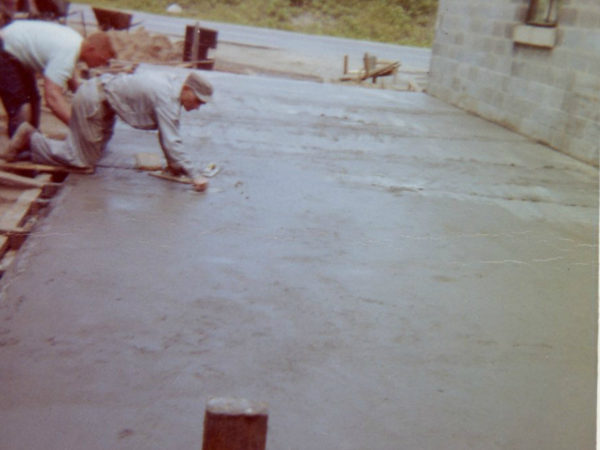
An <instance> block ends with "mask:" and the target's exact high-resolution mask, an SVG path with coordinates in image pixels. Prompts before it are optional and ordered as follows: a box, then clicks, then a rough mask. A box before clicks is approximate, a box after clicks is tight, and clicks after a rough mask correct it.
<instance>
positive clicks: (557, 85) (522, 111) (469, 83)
mask: <svg viewBox="0 0 600 450" xmlns="http://www.w3.org/2000/svg"><path fill="white" fill-rule="evenodd" d="M528 4H529V2H528V0H439V9H438V18H437V24H436V37H435V40H434V45H433V49H432V50H433V51H432V60H431V68H430V79H429V82H428V89H427V90H428V92H429V94H431V95H433V96H435V97H438V98H440V99H442V100H444V101H446V102H448V103H451V104H454V105H457V106H458V107H460V108H463V109H465V110H467V111H471V112H473V113H475V114H477V115H480V116H482V117H485V118H486V119H489V120H492V121H495V122H498V123H500V124H502V125H504V126H506V127H508V128H510V129H513V130H515V131H517V132H519V133H521V134H524V135H526V136H529V137H531V138H532V139H535V140H538V141H540V142H543V143H545V144H547V145H549V146H551V147H553V148H555V149H557V150H559V151H562V152H564V153H566V154H569V155H571V156H573V157H575V158H577V159H579V160H582V161H585V162H587V163H590V164H593V165H595V166H598V160H599V151H600V0H560V3H559V10H558V25H557V27H556V29H552V30H550V31H551V32H553V33H555V36H556V40H555V44H554V46H553V47H550V48H544V47H538V46H533V45H527V44H522V43H518V42H515V41H514V40H513V33H514V29H515V27H517V26H521V25H524V24H525V17H526V14H527V8H528ZM526 28H529V27H526ZM532 31H534V32H535V31H536V30H535V29H534V30H532ZM544 31H545V32H548V29H545V30H544Z"/></svg>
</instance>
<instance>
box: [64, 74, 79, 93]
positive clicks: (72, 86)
mask: <svg viewBox="0 0 600 450" xmlns="http://www.w3.org/2000/svg"><path fill="white" fill-rule="evenodd" d="M79 85H80V83H79V80H78V79H77V78H75V77H73V78H69V80H68V81H67V87H68V88H69V90H70V91H71V92H77V89H78V88H79Z"/></svg>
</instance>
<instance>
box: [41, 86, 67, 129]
mask: <svg viewBox="0 0 600 450" xmlns="http://www.w3.org/2000/svg"><path fill="white" fill-rule="evenodd" d="M44 98H45V100H46V103H47V104H48V107H49V108H50V110H51V111H52V112H53V113H54V115H55V116H56V117H58V118H59V119H60V120H62V121H63V122H64V123H65V124H67V125H68V124H69V120H70V119H71V105H70V104H69V102H68V101H67V99H66V98H65V96H64V94H63V89H62V87H61V86H59V85H58V84H56V83H55V82H54V81H52V80H50V79H49V78H48V77H44Z"/></svg>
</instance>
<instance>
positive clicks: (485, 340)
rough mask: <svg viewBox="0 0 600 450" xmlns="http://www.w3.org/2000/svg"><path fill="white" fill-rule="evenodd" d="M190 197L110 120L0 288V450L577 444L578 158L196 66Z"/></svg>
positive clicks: (593, 274)
mask: <svg viewBox="0 0 600 450" xmlns="http://www.w3.org/2000/svg"><path fill="white" fill-rule="evenodd" d="M206 76H207V77H208V78H210V80H211V82H212V83H213V84H214V86H215V90H216V98H215V102H214V104H212V105H210V106H207V107H205V108H202V109H201V110H200V111H197V112H192V113H187V114H186V113H184V114H183V127H184V130H185V131H184V137H185V139H186V142H188V143H189V145H190V146H191V147H192V148H195V149H197V152H196V153H195V156H194V158H196V160H197V162H198V163H199V164H204V163H208V162H215V163H217V164H218V165H220V166H221V167H222V171H221V172H220V173H219V174H218V175H216V176H215V177H214V178H212V179H211V184H210V189H209V191H208V192H207V193H204V194H198V193H195V192H193V191H192V190H191V189H190V188H189V187H188V186H185V185H182V184H175V183H169V182H166V181H162V180H158V179H156V178H153V177H150V176H148V175H147V174H146V173H143V172H138V171H136V170H135V169H134V168H133V167H134V166H133V155H135V153H136V152H149V151H150V152H153V151H155V152H157V153H159V150H158V146H157V144H156V135H155V134H153V133H152V132H140V131H135V130H131V129H129V128H127V127H126V126H124V125H119V126H118V127H117V130H116V133H115V137H114V139H113V141H111V144H110V147H109V151H108V153H107V155H106V157H105V158H104V159H103V160H102V162H101V167H100V168H99V169H98V171H97V173H96V174H94V175H89V176H82V175H71V176H69V179H68V180H67V183H66V186H65V187H64V188H63V190H62V192H61V193H60V194H59V195H58V197H56V198H55V199H54V201H53V202H54V205H53V209H52V211H51V213H50V214H49V216H48V217H47V218H46V219H45V220H44V221H43V223H42V224H41V225H40V226H39V227H38V228H37V230H36V232H35V233H34V235H33V236H31V237H30V238H29V239H28V241H27V242H26V244H25V247H24V249H23V251H22V253H21V254H20V255H19V258H18V260H17V261H16V264H15V265H14V266H13V268H12V270H11V271H10V272H9V273H8V274H7V275H6V276H5V277H4V279H3V280H2V288H3V290H2V297H1V300H0V319H1V324H0V389H1V391H2V395H1V396H0V436H1V437H0V447H1V448H7V449H28V450H34V449H44V450H54V449H56V450H59V449H60V450H64V449H71V448H85V449H165V448H169V449H192V448H199V446H200V443H201V439H202V420H203V415H204V405H205V403H206V400H207V399H208V398H209V397H211V396H239V397H245V398H249V399H252V400H257V401H265V402H267V403H268V404H269V412H270V417H269V434H268V448H269V449H271V450H279V449H297V450H313V449H314V450H317V449H318V450H322V449H351V450H362V449H381V450H396V449H404V448H406V449H434V448H435V449H439V448H444V449H456V450H463V449H465V448H477V449H486V450H487V449H490V450H491V449H506V448H543V449H546V450H548V449H557V450H558V449H565V448H578V449H588V448H593V445H594V437H595V435H594V430H595V420H594V417H595V414H594V411H595V406H596V402H595V386H596V381H595V372H596V322H597V317H598V314H597V304H596V299H597V285H598V283H597V274H598V264H597V251H598V241H597V234H596V233H597V227H598V177H597V170H596V169H594V168H592V167H589V166H586V165H584V164H581V163H579V162H577V161H575V160H573V159H570V158H568V157H566V156H564V155H561V154H560V153H558V152H555V151H553V150H551V149H549V148H547V147H544V146H542V145H539V144H537V143H535V142H532V141H530V140H527V139H526V138H524V137H522V136H519V135H516V134H514V133H511V132H509V131H507V130H505V129H503V128H501V127H499V126H497V125H494V124H492V123H489V122H486V121H483V120H481V119H479V118H477V117H475V116H472V115H468V114H465V113H464V112H461V111H460V110H458V109H455V108H453V107H450V106H448V105H446V104H444V103H441V102H439V101H437V100H436V99H433V98H431V97H428V96H427V95H425V94H416V93H403V92H394V91H383V90H374V89H359V88H352V87H345V86H340V85H325V84H317V83H309V82H301V81H291V80H283V79H265V78H260V77H244V76H236V75H231V74H219V73H209V74H207V75H206Z"/></svg>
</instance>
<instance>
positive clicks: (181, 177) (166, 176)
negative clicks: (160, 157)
mask: <svg viewBox="0 0 600 450" xmlns="http://www.w3.org/2000/svg"><path fill="white" fill-rule="evenodd" d="M148 175H152V176H153V177H156V178H161V179H163V180H167V181H175V182H176V183H183V184H192V179H191V178H190V177H187V176H185V175H173V174H171V173H167V172H163V171H156V172H148Z"/></svg>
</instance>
